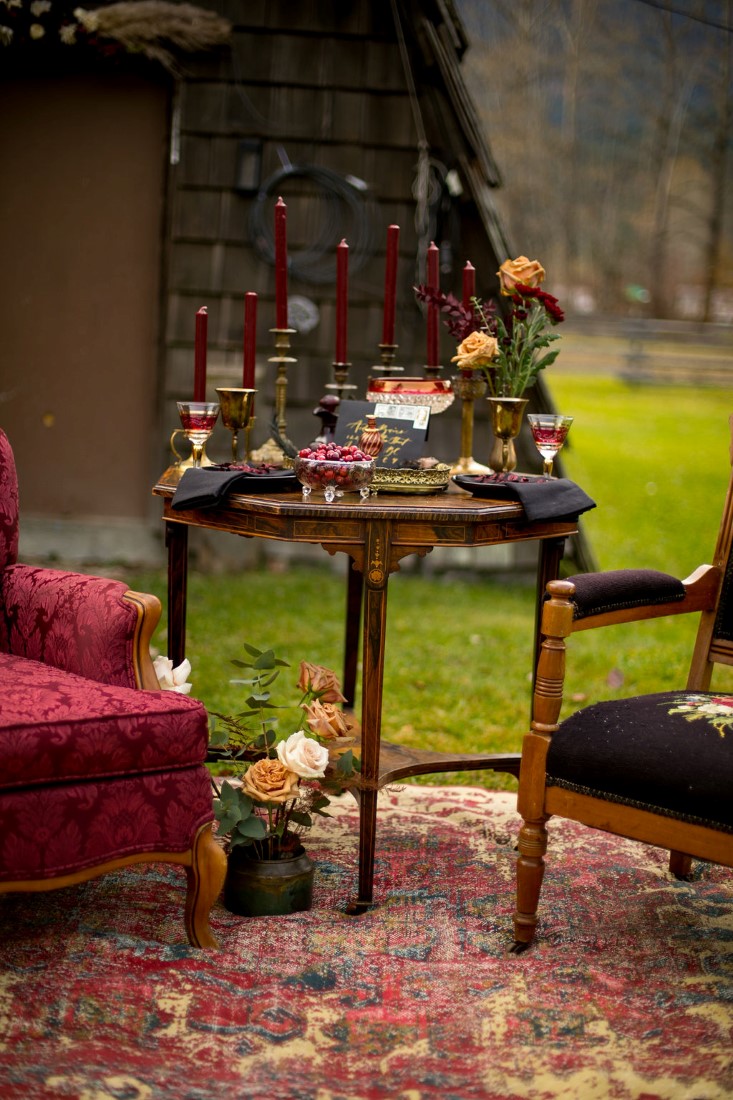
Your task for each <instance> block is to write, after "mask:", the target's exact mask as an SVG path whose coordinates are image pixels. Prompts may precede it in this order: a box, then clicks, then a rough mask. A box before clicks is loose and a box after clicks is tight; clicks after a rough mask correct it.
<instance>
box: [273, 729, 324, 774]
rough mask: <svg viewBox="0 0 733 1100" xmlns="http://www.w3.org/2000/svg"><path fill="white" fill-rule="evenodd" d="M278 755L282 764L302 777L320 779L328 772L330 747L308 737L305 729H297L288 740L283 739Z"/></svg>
mask: <svg viewBox="0 0 733 1100" xmlns="http://www.w3.org/2000/svg"><path fill="white" fill-rule="evenodd" d="M277 755H278V758H279V760H280V763H281V764H284V765H285V767H286V768H288V769H289V770H290V771H291V772H295V774H296V775H299V776H300V777H301V778H302V779H320V778H321V776H323V775H324V774H325V772H326V766H327V764H328V749H327V748H326V747H325V746H324V745H320V744H319V743H318V741H314V740H313V738H312V737H306V735H305V733H304V732H303V730H296V731H295V733H291V734H290V737H288V739H287V741H281V742H280V743H279V744H278V746H277Z"/></svg>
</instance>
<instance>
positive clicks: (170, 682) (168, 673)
mask: <svg viewBox="0 0 733 1100" xmlns="http://www.w3.org/2000/svg"><path fill="white" fill-rule="evenodd" d="M153 668H154V669H155V675H156V676H157V677H158V683H159V685H160V688H161V690H162V691H177V692H178V694H179V695H188V694H189V692H190V691H191V688H192V687H193V684H187V683H186V681H187V680H188V678H189V676H190V675H191V662H190V661H189V660H187V659H185V660H183V661H181V663H180V665H178V666H177V667H176V668H174V667H173V661H169V660H168V658H167V657H163V656H159V657H156V658H155V660H154V661H153Z"/></svg>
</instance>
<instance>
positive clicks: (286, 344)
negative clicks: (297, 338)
mask: <svg viewBox="0 0 733 1100" xmlns="http://www.w3.org/2000/svg"><path fill="white" fill-rule="evenodd" d="M270 332H271V333H273V335H274V337H275V355H272V356H270V358H269V359H268V360H267V361H268V363H277V377H276V378H275V416H274V421H275V429H276V434H277V436H278V438H279V440H281V441H282V442H283V443H285V444H286V445H288V446H290V447H292V448H293V450H295V448H294V446H293V444H292V443H291V442H290V440H289V439H288V436H287V420H286V417H285V409H286V406H287V393H288V364H289V363H297V362H298V360H297V359H295V358H294V357H293V356H292V355H288V354H287V352H289V351H290V337H291V335H292V334H293V333H294V332H297V329H294V328H271V329H270ZM284 458H285V451H284V450H283V448H282V446H281V444H280V442H278V440H277V439H275V438H274V436H270V438H269V439H268V440H267V442H266V443H264V444H263V445H262V447H258V449H257V450H256V451H253V452H252V459H253V460H254V461H256V462H259V463H268V464H270V465H272V466H280V465H282V463H283V460H284Z"/></svg>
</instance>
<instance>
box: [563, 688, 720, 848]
mask: <svg viewBox="0 0 733 1100" xmlns="http://www.w3.org/2000/svg"><path fill="white" fill-rule="evenodd" d="M547 786H548V787H551V786H557V787H564V788H565V789H567V790H572V791H577V792H578V793H580V794H587V795H591V796H592V797H594V798H601V799H605V800H606V801H608V802H619V803H622V804H624V805H629V806H636V807H638V808H640V809H643V810H649V811H651V812H652V813H658V814H663V815H665V816H667V817H675V818H678V819H679V820H681V821H690V822H694V823H696V824H701V825H708V826H710V827H711V828H715V829H718V830H722V831H724V832H730V833H733V797H732V795H731V792H733V696H728V695H716V694H713V693H705V692H690V691H668V692H659V693H657V694H654V695H642V696H638V697H636V698H631V699H619V700H614V701H610V702H603V703H595V704H593V705H592V706H590V707H585V708H584V709H583V710H580V711H577V712H576V713H575V714H572V715H571V716H570V717H569V718H567V719H566V720H565V721H564V722H563V723H562V724H561V725H560V727H559V729H558V730H557V731H556V733H555V734H554V735H553V737H552V741H551V743H550V748H549V750H548V754H547Z"/></svg>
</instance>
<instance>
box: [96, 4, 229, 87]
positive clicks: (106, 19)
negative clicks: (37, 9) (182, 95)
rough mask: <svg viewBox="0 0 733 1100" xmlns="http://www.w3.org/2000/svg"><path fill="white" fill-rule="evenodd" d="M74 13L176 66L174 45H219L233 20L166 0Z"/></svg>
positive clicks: (109, 35)
mask: <svg viewBox="0 0 733 1100" xmlns="http://www.w3.org/2000/svg"><path fill="white" fill-rule="evenodd" d="M74 16H75V18H76V19H78V21H79V23H80V24H81V25H82V26H83V27H84V30H85V31H86V32H87V33H88V34H96V35H99V36H100V37H103V38H113V39H114V40H115V41H116V42H119V43H120V45H121V46H123V47H124V48H125V49H126V50H128V51H129V52H130V53H141V54H144V55H145V57H148V58H150V59H151V60H154V61H159V62H160V63H161V64H163V65H165V67H166V68H168V69H172V70H175V68H176V58H175V54H174V53H173V52H172V50H171V47H174V48H175V49H177V50H185V51H186V52H188V53H193V52H195V51H196V50H206V49H210V48H211V47H212V46H219V45H221V44H222V43H223V42H226V40H227V39H228V37H229V34H230V32H231V29H232V27H231V23H229V22H228V20H226V19H223V18H222V17H221V16H219V15H217V14H216V13H215V12H212V11H207V10H205V9H204V8H197V7H195V6H194V5H193V4H170V3H165V2H163V0H121V2H120V3H118V4H109V5H108V6H106V7H103V8H94V9H93V10H91V11H88V10H86V9H85V8H75V9H74Z"/></svg>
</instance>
